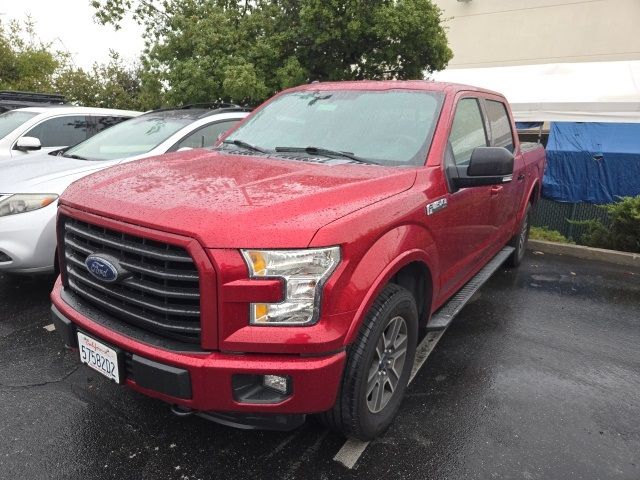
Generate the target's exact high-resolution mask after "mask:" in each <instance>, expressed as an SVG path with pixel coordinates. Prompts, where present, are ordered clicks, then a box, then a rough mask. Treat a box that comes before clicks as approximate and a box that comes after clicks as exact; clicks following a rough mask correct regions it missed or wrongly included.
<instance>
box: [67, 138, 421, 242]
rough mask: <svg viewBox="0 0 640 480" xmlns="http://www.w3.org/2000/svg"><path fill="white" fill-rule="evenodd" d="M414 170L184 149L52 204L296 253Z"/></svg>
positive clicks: (104, 177) (117, 171) (98, 177)
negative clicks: (316, 234) (325, 227)
mask: <svg viewBox="0 0 640 480" xmlns="http://www.w3.org/2000/svg"><path fill="white" fill-rule="evenodd" d="M415 177H416V172H415V170H413V169H404V168H390V167H380V166H371V165H361V164H353V163H340V164H331V165H330V164H324V163H322V164H321V163H314V162H309V161H296V160H283V159H278V158H266V157H253V156H246V155H237V154H228V153H226V152H215V151H214V152H211V151H206V150H192V151H189V152H180V153H174V154H168V155H163V156H161V157H155V158H150V159H146V160H140V161H137V162H133V163H128V164H123V165H119V166H116V167H114V168H110V169H108V170H105V171H102V172H99V173H97V174H94V175H91V176H89V177H87V178H84V179H82V180H80V181H78V182H76V183H74V184H73V185H71V187H69V188H68V189H67V191H66V192H65V194H64V195H63V196H62V198H61V200H60V201H61V203H62V204H65V205H68V206H70V207H73V208H78V209H81V210H84V211H88V212H91V213H95V214H97V215H103V216H106V217H111V218H114V219H117V220H121V221H124V222H128V223H132V224H135V225H140V226H145V227H149V228H153V229H158V230H163V231H166V232H171V233H177V234H180V235H185V236H189V237H194V238H197V239H198V240H199V241H200V243H201V244H202V245H203V246H204V247H210V248H296V247H297V248H303V247H306V246H308V245H309V242H310V241H311V239H312V238H313V236H314V234H315V233H316V232H317V231H318V229H320V228H321V227H323V226H324V225H326V224H328V223H330V222H332V221H334V220H336V219H338V218H340V217H343V216H345V215H348V214H349V213H352V212H354V211H356V210H358V209H360V208H363V207H365V206H367V205H371V204H372V203H375V202H378V201H380V200H383V199H385V198H388V197H390V196H392V195H396V194H398V193H400V192H402V191H405V190H407V189H409V188H411V186H412V185H413V183H414V181H415Z"/></svg>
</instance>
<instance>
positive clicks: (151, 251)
mask: <svg viewBox="0 0 640 480" xmlns="http://www.w3.org/2000/svg"><path fill="white" fill-rule="evenodd" d="M61 227H62V229H63V230H62V231H63V241H64V261H65V269H66V273H67V282H68V287H69V289H70V290H71V291H72V292H74V293H75V294H76V295H78V296H79V297H81V298H82V299H83V300H84V301H85V302H87V303H89V304H91V305H93V306H94V307H97V308H98V309H99V310H101V311H104V312H106V313H108V314H109V315H110V316H112V317H114V318H116V319H118V320H120V321H122V322H125V323H127V324H130V325H134V326H136V327H139V328H141V329H144V330H147V331H150V332H153V333H156V334H158V335H161V336H164V337H169V338H174V339H178V340H183V341H188V342H192V343H198V342H199V341H200V286H199V276H198V270H197V268H196V266H195V264H194V263H193V260H192V259H191V256H190V255H189V254H188V253H187V251H186V250H185V249H183V248H182V247H178V246H175V245H169V244H165V243H161V242H157V241H154V240H149V239H146V238H140V237H135V236H132V235H128V234H125V233H120V232H116V231H113V230H110V229H107V228H103V227H99V226H96V225H91V224H89V223H86V222H82V221H79V220H76V219H73V218H64V219H63V221H62V224H61ZM95 253H101V254H108V255H111V256H113V257H115V258H116V259H117V260H118V262H119V263H120V266H121V267H123V268H124V269H126V270H127V271H128V272H129V273H130V276H128V277H127V278H125V279H123V280H120V281H118V282H116V283H107V282H103V281H101V280H98V279H96V278H95V277H94V276H93V275H92V274H90V273H89V271H88V270H87V268H86V266H85V263H84V262H85V260H86V258H87V256H88V255H90V254H95Z"/></svg>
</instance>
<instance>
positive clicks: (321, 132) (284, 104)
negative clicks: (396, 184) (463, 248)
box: [225, 89, 443, 165]
mask: <svg viewBox="0 0 640 480" xmlns="http://www.w3.org/2000/svg"><path fill="white" fill-rule="evenodd" d="M442 98H443V96H442V94H441V93H439V92H426V91H416V90H412V91H408V90H399V89H398V90H384V91H370V90H343V91H313V92H311V91H305V92H293V93H289V94H285V95H282V96H281V97H278V98H276V99H275V100H274V101H272V102H271V103H270V104H268V105H267V106H266V107H264V108H263V109H262V110H260V111H259V112H257V113H256V115H255V116H254V117H253V118H251V119H250V120H249V121H247V122H245V123H244V124H242V125H241V126H240V127H238V129H237V130H235V131H234V132H233V133H232V134H231V135H229V137H227V138H226V139H225V143H227V144H229V143H233V142H235V146H234V147H228V148H242V147H243V145H244V148H248V147H247V144H248V146H250V147H252V148H259V149H263V150H268V151H274V150H278V151H280V152H284V151H287V150H288V151H290V150H291V149H290V148H288V147H292V148H294V149H295V148H300V149H306V152H307V153H311V154H314V152H315V154H317V155H320V156H323V153H324V154H327V155H330V153H331V152H332V151H333V152H336V153H339V152H345V153H348V154H350V155H352V156H354V157H358V158H359V159H368V160H370V161H371V162H372V163H380V164H383V165H422V164H424V162H425V159H426V154H427V150H428V147H429V145H430V143H431V137H432V135H433V130H434V127H435V124H436V121H437V119H438V115H439V113H440V106H441V103H442ZM308 147H313V148H312V149H309V148H308ZM225 148H226V147H225ZM322 151H324V152H322Z"/></svg>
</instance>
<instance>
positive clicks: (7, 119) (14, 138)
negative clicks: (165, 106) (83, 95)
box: [0, 105, 140, 161]
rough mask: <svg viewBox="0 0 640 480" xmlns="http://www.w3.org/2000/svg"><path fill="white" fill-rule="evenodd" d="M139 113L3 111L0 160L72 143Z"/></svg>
mask: <svg viewBox="0 0 640 480" xmlns="http://www.w3.org/2000/svg"><path fill="white" fill-rule="evenodd" d="M138 115H140V112H133V111H130V110H113V109H109V108H88V107H70V106H65V105H61V106H51V105H50V106H42V107H29V108H19V109H16V110H11V111H9V112H5V113H3V114H0V161H2V160H7V159H9V158H15V157H21V156H26V155H27V154H28V153H29V152H33V151H44V152H47V151H51V150H56V149H59V148H63V147H67V146H69V145H75V144H76V143H80V142H82V141H83V140H86V139H87V138H89V137H92V136H93V135H95V134H96V133H98V132H100V131H102V130H104V129H105V128H108V127H111V126H113V125H115V124H117V123H120V122H122V121H123V120H127V119H129V118H132V117H136V116H138Z"/></svg>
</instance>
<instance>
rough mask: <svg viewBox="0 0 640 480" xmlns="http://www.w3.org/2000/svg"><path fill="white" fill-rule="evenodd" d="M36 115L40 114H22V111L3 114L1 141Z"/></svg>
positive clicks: (0, 116) (0, 130)
mask: <svg viewBox="0 0 640 480" xmlns="http://www.w3.org/2000/svg"><path fill="white" fill-rule="evenodd" d="M36 115H38V114H37V113H34V112H21V111H20V110H11V111H10V112H6V113H3V114H2V115H0V139H1V138H4V137H5V136H7V135H8V134H10V133H11V132H13V131H14V130H15V129H16V128H18V127H19V126H20V125H22V124H23V123H24V122H26V121H27V120H29V119H30V118H33V117H35V116H36Z"/></svg>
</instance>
